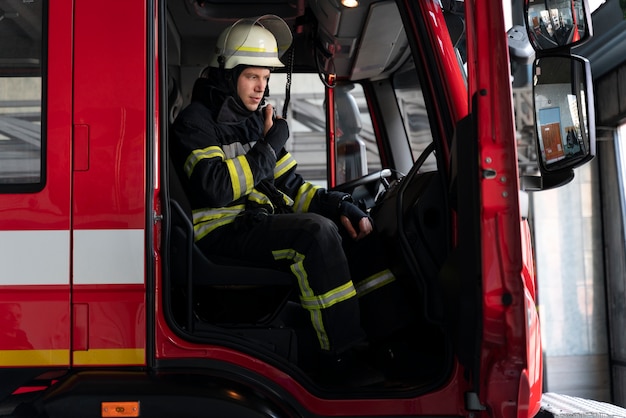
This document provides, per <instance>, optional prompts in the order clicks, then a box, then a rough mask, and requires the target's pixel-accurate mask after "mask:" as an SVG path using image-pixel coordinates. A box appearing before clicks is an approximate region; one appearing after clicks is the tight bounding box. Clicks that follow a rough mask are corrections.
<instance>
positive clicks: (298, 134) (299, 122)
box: [268, 73, 326, 187]
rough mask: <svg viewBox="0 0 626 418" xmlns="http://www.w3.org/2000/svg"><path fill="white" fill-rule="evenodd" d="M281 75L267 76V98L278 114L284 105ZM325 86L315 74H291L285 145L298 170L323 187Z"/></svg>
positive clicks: (324, 171)
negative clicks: (288, 135)
mask: <svg viewBox="0 0 626 418" xmlns="http://www.w3.org/2000/svg"><path fill="white" fill-rule="evenodd" d="M286 82H287V77H286V75H285V74H281V73H275V74H272V76H271V78H270V85H269V89H270V96H269V99H268V101H269V102H270V103H272V105H273V106H274V108H275V109H276V113H277V114H278V115H280V114H281V113H282V111H283V106H284V104H285V85H286ZM324 100H325V88H324V84H323V83H322V82H321V81H320V79H319V76H318V75H317V74H292V80H291V91H290V99H289V105H288V106H289V107H288V112H287V122H288V123H289V133H290V139H289V140H288V141H287V144H286V145H285V148H286V149H287V151H289V153H290V154H291V155H293V157H294V158H295V159H296V161H297V162H298V173H300V175H302V177H304V178H305V179H306V180H308V181H311V182H313V183H316V184H319V185H320V186H323V187H326V116H325V115H326V114H325V107H324Z"/></svg>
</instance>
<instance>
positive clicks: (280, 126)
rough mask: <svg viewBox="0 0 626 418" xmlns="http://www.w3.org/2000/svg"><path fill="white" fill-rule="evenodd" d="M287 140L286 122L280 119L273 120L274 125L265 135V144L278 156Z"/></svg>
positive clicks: (287, 128)
mask: <svg viewBox="0 0 626 418" xmlns="http://www.w3.org/2000/svg"><path fill="white" fill-rule="evenodd" d="M288 138H289V125H287V121H286V120H285V119H282V118H276V119H274V124H273V125H272V127H271V128H270V130H269V131H267V133H266V134H265V142H267V143H268V144H269V145H270V146H271V147H272V149H273V150H274V152H275V153H276V155H278V153H279V151H280V150H281V149H282V148H283V147H284V146H285V143H286V142H287V139H288Z"/></svg>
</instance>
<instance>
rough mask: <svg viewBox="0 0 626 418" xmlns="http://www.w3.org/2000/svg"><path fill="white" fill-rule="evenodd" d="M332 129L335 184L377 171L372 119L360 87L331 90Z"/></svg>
mask: <svg viewBox="0 0 626 418" xmlns="http://www.w3.org/2000/svg"><path fill="white" fill-rule="evenodd" d="M335 127H336V129H335V131H336V141H337V184H342V183H345V182H347V181H350V180H354V179H357V178H359V177H362V176H364V175H366V174H368V173H372V172H374V171H378V170H380V169H381V162H380V154H379V152H378V145H377V143H376V137H375V136H374V129H373V128H372V119H371V117H370V114H369V110H368V107H367V103H366V101H365V94H364V93H363V87H362V86H361V85H360V84H352V83H347V84H338V85H337V86H336V87H335Z"/></svg>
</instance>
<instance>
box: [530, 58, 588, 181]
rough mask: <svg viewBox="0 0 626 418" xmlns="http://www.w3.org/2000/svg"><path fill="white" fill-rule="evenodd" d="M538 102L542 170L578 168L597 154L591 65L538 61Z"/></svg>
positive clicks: (573, 61)
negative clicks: (590, 111) (589, 110)
mask: <svg viewBox="0 0 626 418" xmlns="http://www.w3.org/2000/svg"><path fill="white" fill-rule="evenodd" d="M534 74H535V77H534V100H535V119H536V123H535V125H536V132H537V148H538V151H539V155H540V159H539V161H540V168H541V169H542V170H545V171H553V170H557V169H561V168H574V167H578V166H579V165H581V164H583V163H585V162H587V161H589V160H590V159H591V158H592V157H593V155H594V154H595V139H594V138H595V126H594V121H593V115H592V114H591V115H590V114H589V112H588V109H593V107H592V100H593V97H592V96H593V95H592V93H591V86H592V84H591V72H590V67H589V61H587V60H586V59H584V58H582V57H575V56H565V57H559V56H557V57H544V58H540V59H537V60H536V61H535V72H534Z"/></svg>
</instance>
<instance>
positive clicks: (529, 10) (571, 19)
mask: <svg viewBox="0 0 626 418" xmlns="http://www.w3.org/2000/svg"><path fill="white" fill-rule="evenodd" d="M525 4H526V7H525V8H524V12H525V15H526V30H527V31H528V38H529V39H530V43H531V44H532V46H533V48H534V49H535V50H536V51H554V50H558V49H563V48H568V49H569V48H571V47H573V46H575V45H580V44H582V43H584V42H586V41H587V40H588V39H589V38H591V36H593V28H592V24H591V12H590V11H589V10H590V9H589V4H588V1H587V0H526V3H525Z"/></svg>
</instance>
